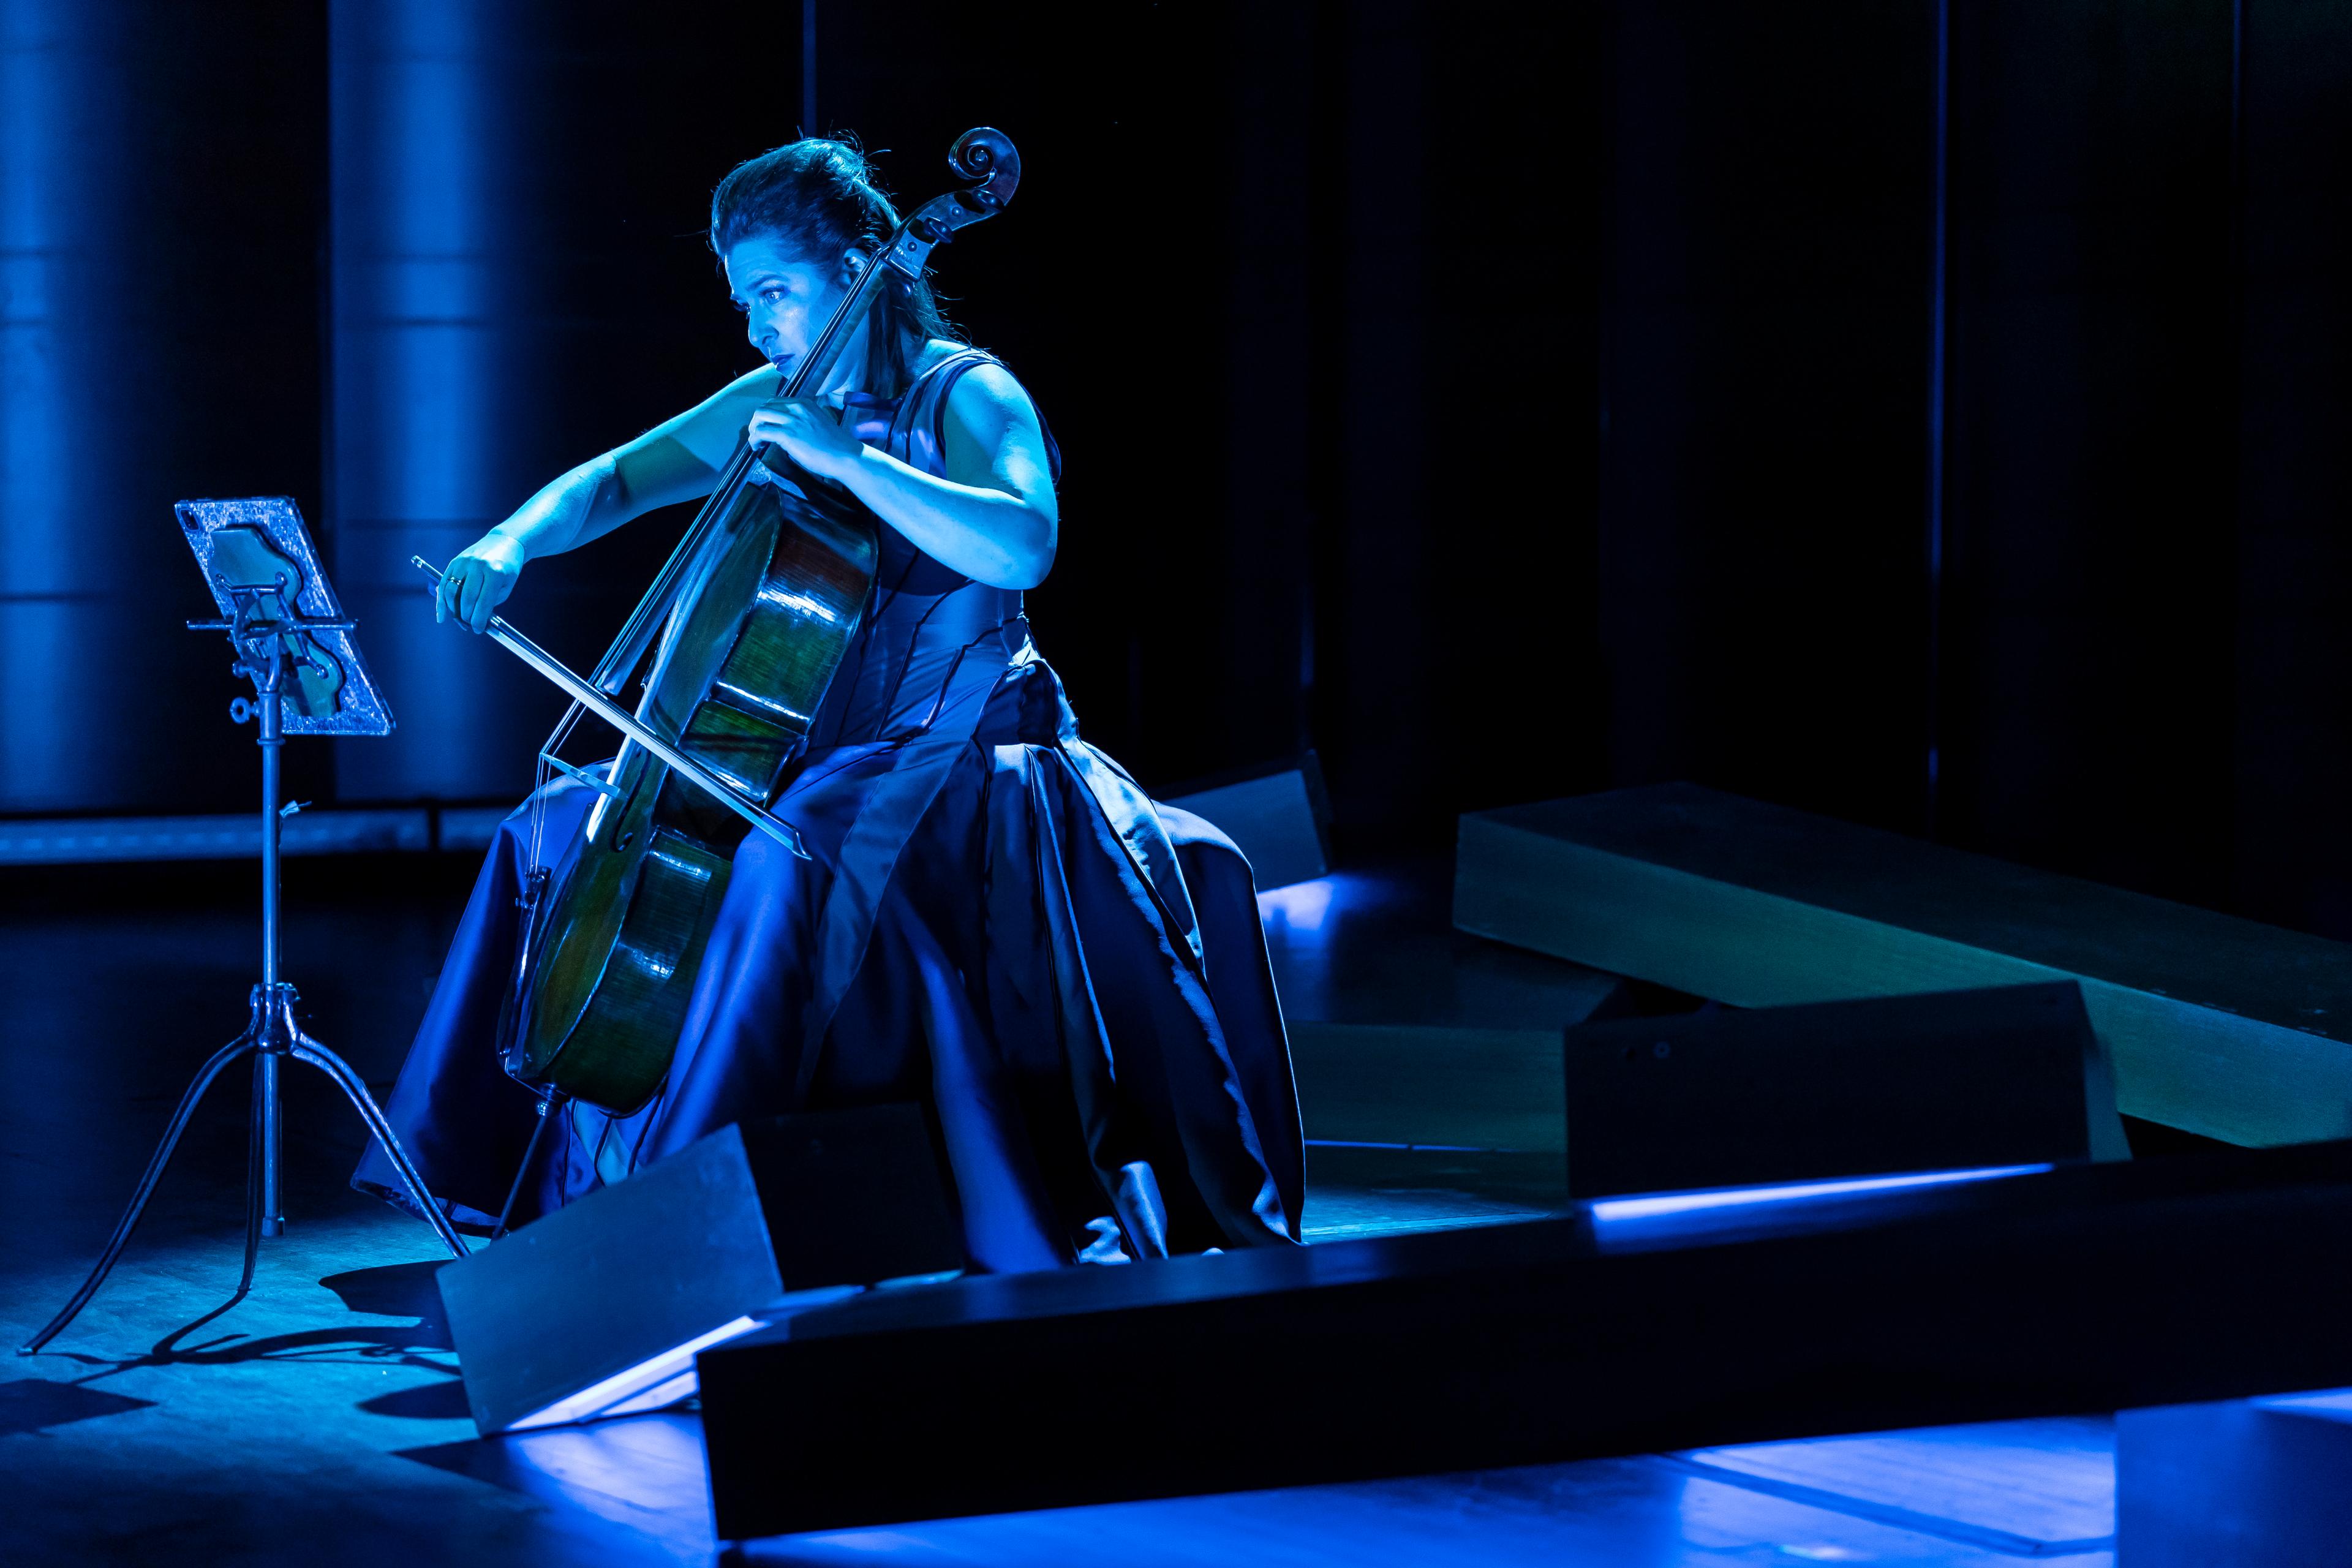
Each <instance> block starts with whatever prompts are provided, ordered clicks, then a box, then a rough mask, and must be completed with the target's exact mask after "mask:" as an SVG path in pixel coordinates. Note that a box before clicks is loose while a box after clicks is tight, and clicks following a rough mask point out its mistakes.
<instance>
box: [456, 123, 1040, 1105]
mask: <svg viewBox="0 0 2352 1568" xmlns="http://www.w3.org/2000/svg"><path fill="white" fill-rule="evenodd" d="M948 163H949V166H950V168H951V169H952V170H953V171H954V172H955V174H957V175H958V176H959V177H960V178H961V179H964V180H968V181H971V182H973V183H972V184H969V185H967V186H966V187H964V188H962V189H959V190H954V191H950V192H949V193H948V194H947V195H942V196H940V197H938V198H937V199H935V200H933V201H930V202H928V203H926V204H924V205H923V206H921V207H920V208H919V209H918V210H917V211H916V212H915V213H914V214H913V215H912V216H909V217H908V218H907V219H906V221H905V222H903V223H901V224H900V225H899V226H898V228H897V229H896V230H894V231H893V232H892V234H891V235H890V237H889V239H888V240H887V243H886V244H884V245H883V246H882V247H881V248H880V251H879V253H878V254H877V256H876V257H875V258H874V260H873V262H872V263H871V264H869V265H868V266H866V268H863V269H862V270H861V271H860V272H859V273H858V275H857V279H856V282H855V283H854V284H853V285H852V286H851V288H850V289H849V290H848V292H847V293H846V294H845V297H844V298H843V300H842V301H841V303H840V305H839V306H838V307H837V308H836V309H835V310H834V312H833V315H832V316H831V317H830V318H829V319H828V320H827V321H826V323H825V325H824V330H823V331H822V332H820V333H819V334H818V336H817V338H816V340H815V342H814V343H813V344H812V345H811V346H810V348H809V351H808V352H807V353H805V354H804V355H803V357H802V359H801V362H800V363H799V364H798V365H797V366H795V367H794V369H793V373H792V374H791V376H790V378H789V379H788V380H787V382H786V383H785V384H784V385H782V387H781V388H780V389H779V391H778V392H777V394H776V395H777V396H780V397H798V396H802V395H804V394H805V393H806V392H810V391H814V389H816V388H818V387H821V386H823V385H824V382H825V379H826V378H827V377H828V376H829V375H830V374H832V371H833V369H834V366H835V364H836V363H838V361H839V359H840V356H841V354H842V353H843V351H844V350H845V348H846V347H847V346H848V344H849V342H850V341H851V339H852V338H853V337H855V335H856V331H857V329H858V327H859V326H860V325H861V324H862V323H864V322H865V321H867V320H868V319H869V318H871V317H873V316H874V315H875V314H876V307H877V305H878V304H880V303H881V302H882V301H883V295H882V290H884V289H894V288H905V287H908V286H910V285H911V284H912V282H913V281H914V280H916V279H919V278H920V277H921V276H922V274H923V269H924V268H925V267H926V266H928V265H929V258H930V253H931V251H932V250H933V249H934V248H935V247H938V246H940V245H941V244H944V243H945V242H946V241H947V240H948V239H949V238H950V237H952V236H953V235H954V234H955V233H956V232H957V231H958V230H960V229H962V228H965V227H968V226H971V225H972V224H975V223H979V222H981V221H982V220H983V219H986V218H989V217H992V216H995V215H996V214H997V213H999V212H1001V211H1003V207H1004V205H1005V204H1006V203H1007V202H1008V201H1010V200H1011V199H1012V196H1013V190H1014V188H1015V187H1016V186H1017V185H1018V184H1019V182H1020V177H1021V161H1020V156H1019V154H1018V153H1016V152H1015V151H1014V149H1013V143H1012V142H1011V140H1010V139H1008V138H1007V137H1006V136H1005V135H1004V134H1003V132H999V131H996V130H992V129H991V128H989V127H986V126H982V127H978V128H976V129H973V130H971V131H967V132H964V133H963V134H962V135H961V136H960V137H958V138H957V139H956V141H955V144H954V145H953V146H952V147H951V148H950V150H949V153H948ZM880 528H881V523H880V520H878V519H877V518H876V517H875V516H874V514H873V513H872V512H871V511H870V510H867V509H866V507H865V506H864V505H863V503H861V502H859V501H858V500H856V499H855V498H854V497H852V496H850V495H849V494H848V493H847V492H846V491H845V490H843V489H839V488H838V487H835V486H834V485H832V484H830V483H829V482H827V481H824V480H822V479H815V478H814V477H813V476H811V475H809V474H807V473H805V472H803V470H801V469H800V468H798V467H797V466H796V465H794V464H793V462H792V461H791V459H790V458H786V457H785V456H784V455H783V454H782V452H781V451H779V450H778V449H776V448H774V447H767V448H761V447H753V446H751V444H750V443H749V442H748V441H747V440H739V441H738V443H737V445H736V448H735V452H734V455H733V456H732V458H730V460H729V462H728V464H727V466H726V468H724V469H722V470H721V472H720V474H719V481H718V484H717V486H716V488H715V489H713V490H712V491H711V493H710V497H709V500H707V501H706V502H704V504H703V507H702V509H701V510H700V511H699V512H698V514H697V515H696V518H695V520H694V522H693V524H692V525H691V526H690V527H689V528H688V530H687V532H686V534H685V536H684V537H683V538H682V539H681V540H680V542H679V543H678V545H677V549H676V550H674V551H673V552H671V554H670V557H669V559H668V561H667V563H665V564H664V566H663V567H662V570H661V572H660V574H658V575H657V576H656V578H655V580H654V583H653V585H652V587H651V589H650V590H649V591H648V592H647V593H646V596H645V598H644V599H643V600H642V601H641V602H640V603H639V604H638V605H637V607H636V609H635V611H634V612H632V614H631V615H630V616H629V619H628V621H627V623H626V625H625V626H624V627H623V629H622V632H621V635H620V637H618V638H617V639H616V640H615V641H614V644H613V646H612V647H611V648H610V649H609V650H608V651H607V652H606V653H605V655H604V658H602V659H601V660H599V661H598V663H597V666H596V668H595V670H594V671H593V673H592V674H591V675H590V676H588V677H587V678H585V679H583V678H582V677H581V676H579V675H577V674H575V673H573V672H572V671H571V670H570V669H568V668H565V667H564V666H563V665H562V663H561V662H559V661H558V660H556V659H555V658H552V657H551V655H549V654H548V653H547V652H546V651H545V650H544V649H542V648H541V647H539V646H538V645H537V644H536V643H533V642H532V641H531V640H530V638H528V637H524V636H523V635H522V634H521V633H520V632H518V631H517V630H516V629H515V628H514V627H513V626H511V625H509V624H508V623H507V622H506V620H505V619H504V618H503V617H493V618H492V620H491V622H490V626H489V635H490V636H491V637H492V638H493V639H494V640H496V641H497V642H499V645H500V646H502V647H506V648H507V649H508V650H509V652H511V653H513V654H515V655H516V656H517V657H518V658H521V659H522V660H523V661H524V662H525V663H526V664H529V665H530V666H531V668H534V669H536V670H538V671H539V672H540V673H541V675H543V676H545V677H547V678H548V679H551V680H552V681H554V682H555V684H557V685H558V686H560V687H562V688H563V689H564V690H566V691H567V692H568V693H570V695H571V696H572V704H573V705H572V710H571V711H569V712H567V713H566V714H565V716H564V719H563V721H562V723H561V724H559V725H558V726H557V729H556V731H555V733H554V735H553V736H551V738H550V741H549V742H548V744H547V746H546V747H544V748H542V750H541V761H542V762H544V763H548V764H550V765H551V766H552V767H554V768H556V769H558V770H559V771H561V772H562V773H566V774H569V775H570V776H572V778H573V779H575V780H577V781H578V782H580V783H582V784H585V785H587V786H588V787H590V788H592V789H593V790H595V791H596V792H597V795H598V799H597V800H596V802H595V803H594V805H593V806H592V807H591V809H590V812H589V815H588V818H587V822H586V826H585V828H584V830H583V838H582V842H581V844H580V846H579V848H578V851H577V853H576V854H575V855H574V856H573V857H572V860H571V862H570V864H569V866H568V868H566V870H565V873H564V875H563V878H562V880H561V881H560V882H555V883H553V885H552V886H551V885H550V883H551V873H550V872H549V870H548V869H547V868H545V867H543V866H541V867H534V868H532V870H531V872H530V878H529V880H528V882H527V885H526V890H525V894H524V918H523V922H522V929H523V940H522V943H521V947H520V951H519V952H518V954H517V958H516V969H515V984H514V988H513V991H512V994H510V995H509V998H508V1005H507V1016H506V1020H505V1026H504V1028H503V1029H502V1034H503V1036H504V1044H503V1047H502V1059H503V1065H504V1067H505V1068H506V1070H507V1072H508V1074H509V1076H511V1077H513V1078H515V1079H518V1080H519V1081H520V1082H521V1083H523V1084H524V1085H525V1086H527V1087H529V1088H530V1089H532V1090H533V1091H534V1092H536V1093H538V1094H540V1095H541V1100H542V1106H541V1109H542V1110H545V1109H546V1108H547V1105H548V1104H550V1103H552V1102H555V1101H559V1100H582V1101H583V1102H585V1103H586V1104H589V1105H592V1106H594V1107H596V1108H598V1109H600V1110H605V1111H608V1112H611V1113H614V1114H615V1115H626V1114H628V1113H630V1112H633V1111H635V1110H640V1109H642V1108H643V1107H644V1106H645V1105H646V1103H647V1102H648V1101H650V1100H652V1099H653V1097H654V1095H655V1094H656V1092H658V1091H659V1089H661V1086H662V1084H663V1082H664V1080H665V1079H667V1075H668V1072H669V1068H670V1062H671V1058H672V1057H673V1056H674V1054H675V1053H676V1050H677V1040H678V1036H679V1033H680V1030H681V1029H682V1027H683V1026H684V1022H685V1016H686V1007H687V1003H688V998H689V997H690V996H691V995H692V994H693V990H694V984H695V977H696V974H697V972H698V968H699V965H700V962H701V958H702V952H703V948H704V946H705V944H706V943H707V942H708V940H709V935H710V931H711V928H712V926H713V924H714V923H715V921H717V918H718V913H719V901H720V900H721V898H722V897H723V896H724V894H725V892H726V889H727V883H728V878H729V872H730V868H731V866H732V862H733V858H734V856H735V853H736V850H737V849H738V848H739V847H740V845H741V844H742V842H743V840H744V838H745V837H746V836H747V835H748V834H749V833H751V832H753V831H758V832H761V833H765V834H767V835H768V836H769V837H772V838H774V839H775V840H777V841H778V842H779V843H781V844H782V846H783V847H785V848H786V849H788V850H789V851H790V852H792V853H793V854H794V855H797V856H800V857H801V858H803V859H805V858H808V854H807V850H806V849H805V848H804V847H803V846H802V844H801V842H800V837H799V835H798V834H797V833H795V832H794V831H793V828H792V826H791V825H790V824H788V823H786V822H784V821H782V819H780V818H779V817H777V816H775V815H774V814H773V813H772V811H770V810H769V809H768V808H769V806H770V805H771V804H772V802H773V801H774V800H775V798H776V796H777V795H778V793H779V792H780V790H781V788H782V784H783V783H784V781H785V780H786V778H787V777H788V774H789V770H790V768H791V765H792V763H793V761H794V760H795V759H796V758H797V757H798V756H799V755H800V753H801V752H802V751H803V749H804V748H805V746H806V744H807V741H808V732H809V727H810V725H811V724H812V723H813V722H814V719H815V715H816V713H817V711H818V709H819V707H820V705H821V704H822V703H823V701H824V695H825V692H826V690H827V689H829V687H830V686H831V684H832V680H833V677H834V673H835V670H836V669H837V668H839V666H840V664H841V659H842V656H843V654H844V652H845V650H846V648H847V647H848V646H849V642H850V639H851V638H852V637H855V636H856V632H857V629H858V627H859V626H860V625H861V624H862V623H863V620H864V618H865V616H866V610H867V607H868V605H869V604H870V602H871V599H872V595H873V591H874V577H875V566H876V562H877V558H878V555H879V550H880V533H879V530H880ZM415 564H416V565H417V566H419V567H421V568H423V569H424V570H425V572H426V573H428V574H431V575H433V576H434V577H435V578H436V580H437V578H438V576H439V574H438V573H437V572H436V571H435V569H434V568H433V567H432V566H431V565H430V564H428V563H425V562H424V561H423V560H421V559H420V560H417V561H416V562H415ZM648 658H650V668H646V665H647V661H648ZM640 669H645V670H646V673H645V677H644V680H643V686H642V691H643V695H642V697H641V699H640V700H639V701H638V703H637V705H636V707H635V710H634V711H632V710H628V709H625V708H624V707H622V706H621V705H620V704H619V703H618V702H616V701H614V698H616V697H617V696H619V695H620V693H621V692H622V691H623V690H625V689H626V688H627V686H628V684H629V682H630V680H631V679H632V678H634V677H635V676H636V674H637V673H638V672H639V670H640ZM583 712H584V713H593V714H594V715H596V716H597V717H599V718H602V719H603V720H604V721H606V722H607V723H609V724H611V725H612V726H613V727H614V728H615V729H617V730H619V731H621V733H622V735H623V737H624V740H623V742H622V745H621V749H620V751H619V752H618V753H617V754H616V755H615V756H614V759H613V760H612V762H611V763H610V764H609V765H608V766H606V767H604V769H603V770H602V771H601V772H600V773H591V772H589V771H587V770H584V769H580V768H575V767H573V766H572V765H571V764H570V763H565V762H563V761H562V760H561V759H559V758H558V757H556V756H555V754H554V752H555V750H556V748H557V746H559V745H560V744H561V742H562V740H563V738H564V736H565V735H566V734H567V733H568V732H569V731H570V730H571V728H572V724H573V723H574V722H576V721H577V720H578V718H579V717H580V716H581V715H582V714H583Z"/></svg>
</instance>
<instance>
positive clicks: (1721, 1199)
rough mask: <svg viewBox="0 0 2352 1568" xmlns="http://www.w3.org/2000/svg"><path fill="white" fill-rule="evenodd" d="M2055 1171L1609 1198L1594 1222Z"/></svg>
mask: <svg viewBox="0 0 2352 1568" xmlns="http://www.w3.org/2000/svg"><path fill="white" fill-rule="evenodd" d="M2050 1169H2052V1167H2051V1166H2049V1165H2047V1164H2041V1165H1991V1166H1988V1167H1986V1168H1985V1169H1983V1170H1978V1171H1922V1172H1918V1173H1914V1174H1911V1175H1905V1176H1864V1177H1861V1178H1858V1179H1855V1180H1853V1181H1844V1182H1804V1183H1799V1184H1791V1185H1788V1186H1780V1187H1724V1188H1721V1189H1718V1190H1717V1191H1715V1192H1706V1193H1661V1194H1657V1195H1655V1196H1654V1197H1642V1198H1604V1199H1602V1200H1601V1201H1600V1202H1598V1203H1596V1204H1594V1205H1592V1217H1593V1219H1594V1220H1596V1221H1598V1222H1599V1223H1601V1224H1602V1225H1611V1224H1615V1223H1617V1222H1619V1221H1622V1220H1629V1219H1654V1218H1656V1217H1658V1216H1659V1215H1670V1214H1690V1213H1693V1212H1695V1211H1696V1210H1701V1209H1725V1208H1740V1207H1744V1206H1746V1205H1751V1204H1779V1203H1796V1202H1801V1201H1802V1200H1804V1199H1807V1198H1834V1197H1843V1196H1846V1195H1848V1194H1853V1193H1885V1192H1895V1191H1897V1190H1899V1189H1901V1188H1904V1187H1940V1186H1949V1185H1951V1184H1954V1183H1956V1182H1990V1181H1994V1180H1997V1179H1998V1178H2000V1177H2002V1176H2031V1175H2036V1174H2039V1173H2042V1172H2043V1171H2047V1170H2050Z"/></svg>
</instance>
